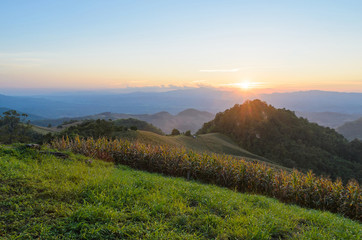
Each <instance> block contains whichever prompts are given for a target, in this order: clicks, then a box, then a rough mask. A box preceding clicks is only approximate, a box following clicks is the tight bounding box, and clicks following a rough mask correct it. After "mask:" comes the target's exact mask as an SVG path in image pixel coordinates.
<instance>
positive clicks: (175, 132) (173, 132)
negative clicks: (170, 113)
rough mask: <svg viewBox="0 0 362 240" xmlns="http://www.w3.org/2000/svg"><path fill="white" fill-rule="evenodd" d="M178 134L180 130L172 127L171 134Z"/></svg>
mask: <svg viewBox="0 0 362 240" xmlns="http://www.w3.org/2000/svg"><path fill="white" fill-rule="evenodd" d="M180 134H181V133H180V131H179V130H177V129H176V128H174V129H172V132H171V135H172V136H176V135H180Z"/></svg>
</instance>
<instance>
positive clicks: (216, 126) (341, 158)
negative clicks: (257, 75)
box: [199, 100, 362, 181]
mask: <svg viewBox="0 0 362 240" xmlns="http://www.w3.org/2000/svg"><path fill="white" fill-rule="evenodd" d="M211 132H219V133H222V134H225V135H227V136H229V137H230V138H232V139H233V140H234V141H235V142H237V143H238V144H239V146H240V147H242V148H244V149H246V150H248V151H250V152H253V153H255V154H257V155H260V156H263V157H266V158H268V159H271V160H273V161H275V162H278V163H279V164H280V165H282V166H286V167H291V168H292V167H294V168H297V169H301V170H304V171H308V170H313V171H314V172H315V173H317V174H322V175H325V176H331V177H332V178H337V177H341V178H343V179H344V180H345V181H346V180H348V179H351V178H355V179H357V180H359V181H361V180H362V155H360V146H359V145H358V144H357V145H356V144H351V143H349V142H348V140H347V139H345V138H344V137H343V136H342V135H340V134H339V133H337V132H336V131H335V130H333V129H330V128H326V127H322V126H319V125H317V124H315V123H310V122H309V121H308V120H306V119H304V118H298V117H297V116H296V115H295V114H294V112H292V111H289V110H286V109H276V108H274V107H273V106H271V105H268V104H267V103H265V102H262V101H260V100H254V101H247V102H245V103H244V104H242V105H238V104H236V105H235V106H234V107H232V108H230V109H228V110H226V111H224V112H221V113H218V114H217V115H216V117H215V119H214V120H212V121H210V122H208V123H205V124H204V126H203V128H202V129H200V131H199V133H200V134H201V133H211ZM361 144H362V143H361Z"/></svg>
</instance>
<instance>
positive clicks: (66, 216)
mask: <svg viewBox="0 0 362 240" xmlns="http://www.w3.org/2000/svg"><path fill="white" fill-rule="evenodd" d="M42 150H43V151H49V149H42ZM64 153H65V154H67V155H68V157H67V158H66V159H61V158H56V157H54V156H52V155H46V154H41V153H40V152H39V151H36V150H32V149H26V148H25V147H24V146H22V145H15V146H0V182H1V184H0V211H1V214H0V238H2V239H328V240H330V239H362V225H361V224H360V223H358V222H356V221H352V220H350V219H347V218H343V217H342V216H339V215H337V214H332V213H330V212H323V211H317V210H307V209H303V208H301V207H298V206H295V205H289V204H283V203H280V202H279V201H277V200H275V199H272V198H268V197H263V196H258V195H254V194H242V193H238V192H235V191H232V190H230V189H227V188H222V187H218V186H214V185H210V184H201V183H198V182H194V181H187V180H185V179H184V178H174V177H165V176H163V175H160V174H155V173H147V172H142V171H137V170H133V169H131V168H129V167H126V166H123V165H116V166H115V165H114V164H113V163H111V162H105V161H100V160H96V159H91V158H89V157H86V156H84V155H80V154H73V153H70V152H64Z"/></svg>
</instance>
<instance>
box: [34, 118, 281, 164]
mask: <svg viewBox="0 0 362 240" xmlns="http://www.w3.org/2000/svg"><path fill="white" fill-rule="evenodd" d="M74 124H77V123H73V125H74ZM33 130H35V131H36V132H38V133H40V134H47V133H52V134H53V133H57V132H59V131H61V130H62V129H57V128H46V127H39V126H33ZM118 137H119V138H122V139H127V140H130V141H139V142H142V143H146V144H151V145H168V146H172V147H184V148H186V149H191V150H194V151H197V152H209V153H217V154H227V155H233V156H236V157H242V158H249V159H251V160H258V161H263V162H266V163H270V164H275V163H274V162H273V161H271V160H269V159H266V158H263V157H261V156H258V155H255V154H253V153H251V152H248V151H246V150H245V149H242V148H241V147H239V146H238V145H237V144H236V143H235V142H233V140H231V139H230V138H229V137H227V136H225V135H223V134H220V133H208V134H201V135H197V136H196V137H195V138H194V137H192V136H185V135H179V136H164V135H159V134H156V133H153V132H149V131H142V130H138V131H126V132H119V135H118ZM276 165H277V164H276Z"/></svg>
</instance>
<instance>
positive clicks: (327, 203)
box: [51, 137, 362, 221]
mask: <svg viewBox="0 0 362 240" xmlns="http://www.w3.org/2000/svg"><path fill="white" fill-rule="evenodd" d="M51 146H52V147H54V148H56V149H59V150H70V151H73V152H76V153H81V154H84V155H87V156H91V157H95V158H99V159H103V160H105V161H111V162H115V163H117V164H124V165H128V166H130V167H133V168H136V169H141V170H146V171H150V172H158V173H163V174H166V175H170V176H177V177H186V178H188V179H190V178H191V179H195V180H200V181H203V182H207V183H213V184H217V185H220V186H225V187H228V188H231V189H235V190H237V191H240V192H249V193H257V194H262V195H266V196H271V197H274V198H277V199H279V200H281V201H283V202H286V203H294V204H298V205H300V206H303V207H308V208H314V209H321V210H328V211H330V212H334V213H339V214H341V215H343V216H345V217H349V218H351V219H354V220H359V221H362V190H361V187H360V186H359V184H358V182H357V181H354V180H351V181H349V182H348V184H346V185H344V184H343V183H342V181H341V180H336V181H332V180H330V179H328V178H323V177H317V176H315V175H314V174H313V173H312V172H309V173H307V174H303V173H301V172H299V171H297V170H293V172H291V173H290V172H286V171H284V170H279V169H274V168H271V167H269V166H266V165H265V164H262V163H257V162H249V161H243V160H240V159H235V158H232V157H230V156H226V155H222V156H221V155H215V154H212V155H210V154H199V153H195V152H193V151H187V150H185V149H178V148H171V147H167V146H151V145H145V144H142V143H131V142H128V141H123V140H107V139H105V138H101V139H97V140H94V139H92V138H89V139H81V138H79V137H75V138H74V139H69V138H62V139H57V140H54V141H53V142H52V143H51Z"/></svg>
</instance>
